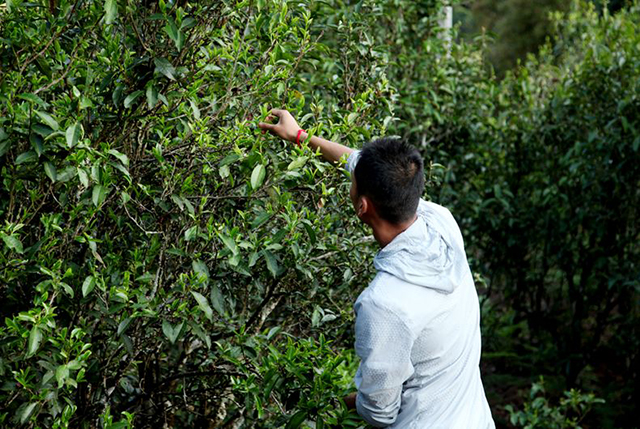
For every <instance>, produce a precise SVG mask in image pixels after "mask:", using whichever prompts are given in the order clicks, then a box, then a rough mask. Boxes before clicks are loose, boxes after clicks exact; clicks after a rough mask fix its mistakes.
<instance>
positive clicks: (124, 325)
mask: <svg viewBox="0 0 640 429" xmlns="http://www.w3.org/2000/svg"><path fill="white" fill-rule="evenodd" d="M131 322H133V318H131V317H125V318H124V320H122V322H120V324H119V325H118V335H122V334H124V333H125V332H126V331H127V329H129V326H130V325H131Z"/></svg>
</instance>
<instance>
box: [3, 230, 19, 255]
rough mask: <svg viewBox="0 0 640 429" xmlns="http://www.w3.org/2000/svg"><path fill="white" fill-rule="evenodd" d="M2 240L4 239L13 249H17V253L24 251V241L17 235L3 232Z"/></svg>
mask: <svg viewBox="0 0 640 429" xmlns="http://www.w3.org/2000/svg"><path fill="white" fill-rule="evenodd" d="M2 240H3V241H4V244H6V245H7V247H8V248H9V249H11V250H15V251H16V252H17V253H20V254H22V253H24V250H23V248H22V242H21V241H20V240H19V239H18V237H17V236H15V235H13V234H12V235H5V234H2Z"/></svg>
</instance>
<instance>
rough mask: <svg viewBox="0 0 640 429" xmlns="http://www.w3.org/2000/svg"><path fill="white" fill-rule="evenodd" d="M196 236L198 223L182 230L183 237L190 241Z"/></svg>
mask: <svg viewBox="0 0 640 429" xmlns="http://www.w3.org/2000/svg"><path fill="white" fill-rule="evenodd" d="M197 236H198V225H193V226H192V227H191V228H189V229H188V230H186V231H185V232H184V239H185V240H186V241H191V240H193V239H195V238H196V237H197Z"/></svg>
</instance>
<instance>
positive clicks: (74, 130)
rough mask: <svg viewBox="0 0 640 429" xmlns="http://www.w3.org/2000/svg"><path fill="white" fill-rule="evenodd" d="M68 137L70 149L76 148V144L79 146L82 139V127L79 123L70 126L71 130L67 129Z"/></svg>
mask: <svg viewBox="0 0 640 429" xmlns="http://www.w3.org/2000/svg"><path fill="white" fill-rule="evenodd" d="M66 137H67V146H68V147H69V148H72V147H74V146H75V145H76V144H78V140H80V139H81V138H82V125H80V124H79V123H77V122H76V123H74V124H72V125H70V126H69V128H67V132H66Z"/></svg>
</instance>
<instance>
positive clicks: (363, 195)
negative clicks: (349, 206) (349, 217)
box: [351, 138, 424, 225]
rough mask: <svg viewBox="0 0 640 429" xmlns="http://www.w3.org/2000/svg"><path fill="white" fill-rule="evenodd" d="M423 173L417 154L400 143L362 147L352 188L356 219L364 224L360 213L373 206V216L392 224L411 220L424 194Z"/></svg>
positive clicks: (391, 141) (387, 140)
mask: <svg viewBox="0 0 640 429" xmlns="http://www.w3.org/2000/svg"><path fill="white" fill-rule="evenodd" d="M423 169H424V168H423V162H422V157H421V156H420V153H418V151H417V150H416V149H415V148H414V147H413V146H411V145H410V144H408V143H406V142H404V141H402V140H400V139H392V138H382V139H378V140H374V141H372V142H370V143H368V144H367V145H365V147H364V148H363V149H362V152H361V153H360V159H359V160H358V164H357V165H356V168H355V170H354V171H353V177H352V179H353V180H352V187H351V200H352V202H353V205H354V207H355V209H356V213H358V217H360V218H361V219H363V220H365V219H364V218H363V213H364V212H367V211H369V210H370V208H369V207H368V205H369V204H372V205H373V209H374V211H375V213H376V215H377V216H378V217H380V218H381V219H383V220H385V221H387V222H389V223H391V224H395V225H399V224H402V223H404V222H406V221H409V220H411V219H413V218H414V216H415V214H416V209H417V208H418V203H419V201H420V197H421V196H422V192H423V191H424V173H423ZM365 222H366V220H365Z"/></svg>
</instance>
